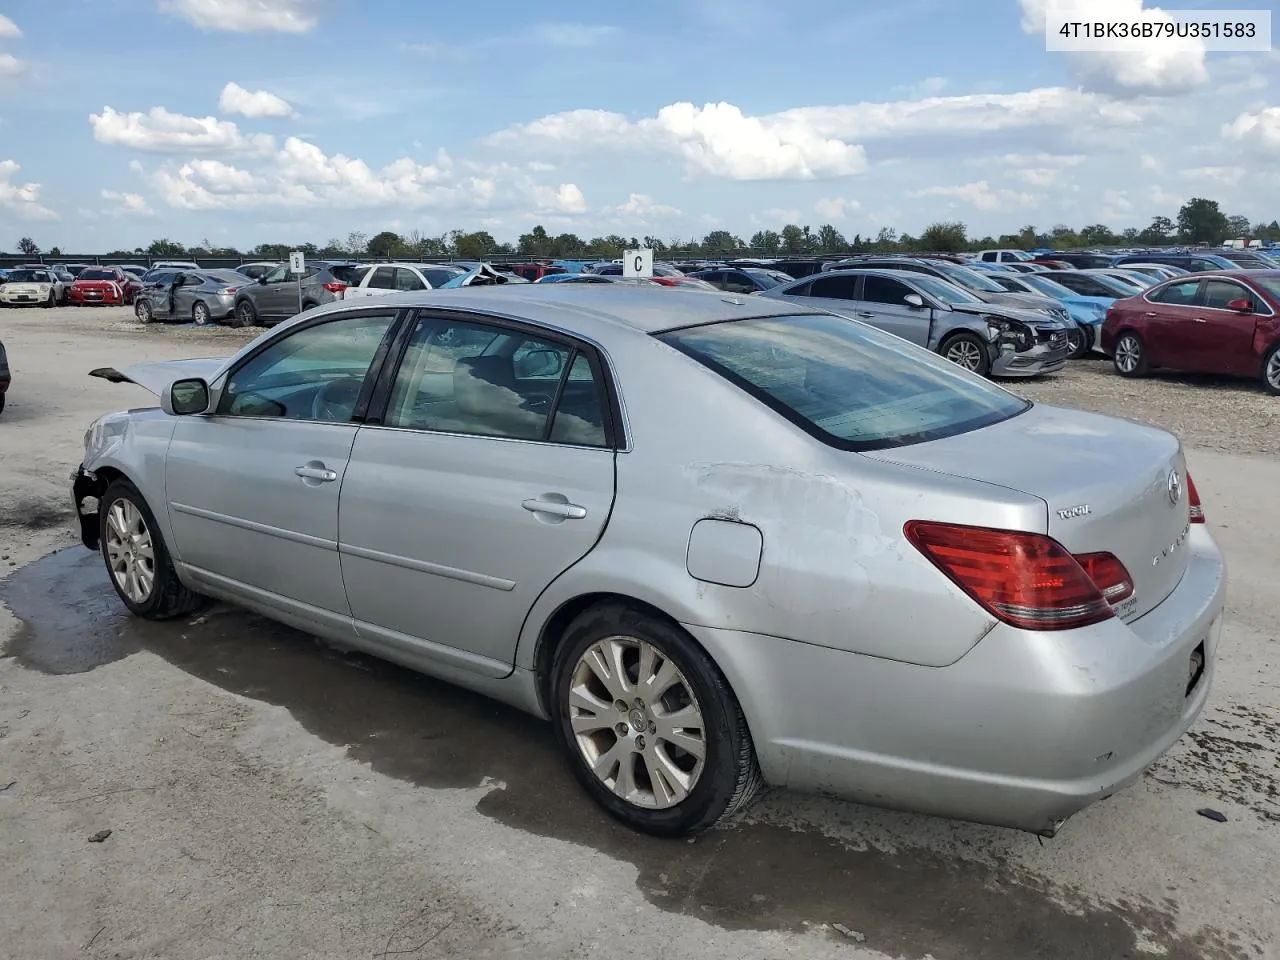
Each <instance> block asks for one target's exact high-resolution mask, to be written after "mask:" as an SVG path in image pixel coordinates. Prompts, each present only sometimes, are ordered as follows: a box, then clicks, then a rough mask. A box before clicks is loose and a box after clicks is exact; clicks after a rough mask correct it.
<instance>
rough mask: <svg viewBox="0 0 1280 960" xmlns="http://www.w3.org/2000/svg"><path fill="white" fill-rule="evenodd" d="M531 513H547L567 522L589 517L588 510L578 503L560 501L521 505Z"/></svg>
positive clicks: (540, 501)
mask: <svg viewBox="0 0 1280 960" xmlns="http://www.w3.org/2000/svg"><path fill="white" fill-rule="evenodd" d="M520 506H522V507H524V508H525V509H526V510H528V511H529V512H530V513H545V514H548V515H549V516H552V517H563V518H564V519H565V520H581V519H582V518H583V517H585V516H586V515H587V508H586V507H580V506H578V505H577V504H576V503H561V502H560V501H558V500H533V499H531V500H525V501H524V502H522V503H521V504H520Z"/></svg>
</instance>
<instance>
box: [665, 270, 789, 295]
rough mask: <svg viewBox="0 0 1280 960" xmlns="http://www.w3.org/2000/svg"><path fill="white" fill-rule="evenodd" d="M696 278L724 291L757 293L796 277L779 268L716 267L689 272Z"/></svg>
mask: <svg viewBox="0 0 1280 960" xmlns="http://www.w3.org/2000/svg"><path fill="white" fill-rule="evenodd" d="M689 276H690V277H693V278H694V279H696V280H705V281H706V282H707V283H709V284H711V285H712V286H713V287H715V288H716V289H717V290H723V291H725V292H726V293H759V292H760V291H761V290H772V289H773V288H774V287H776V286H780V285H781V284H784V283H790V282H791V281H792V280H794V279H797V278H795V277H792V276H790V275H788V274H785V273H783V272H782V271H780V270H766V269H764V268H762V267H716V268H714V269H711V270H699V271H697V272H696V273H691V274H689Z"/></svg>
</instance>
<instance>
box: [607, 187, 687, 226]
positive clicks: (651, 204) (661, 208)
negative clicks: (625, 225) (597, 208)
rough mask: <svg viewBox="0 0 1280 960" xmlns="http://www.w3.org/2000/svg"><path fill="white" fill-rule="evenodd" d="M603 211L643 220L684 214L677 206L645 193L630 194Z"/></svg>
mask: <svg viewBox="0 0 1280 960" xmlns="http://www.w3.org/2000/svg"><path fill="white" fill-rule="evenodd" d="M601 212H602V213H606V214H612V215H614V216H618V217H632V218H635V219H637V220H640V221H642V222H645V221H648V220H651V219H654V218H659V219H661V218H667V217H679V216H682V215H683V214H682V213H681V211H680V210H679V209H677V208H676V207H672V206H668V205H667V204H665V203H658V202H657V201H656V200H654V199H653V197H651V196H649V195H648V194H645V193H633V194H630V195H628V197H627V199H626V201H625V202H624V203H620V204H618V205H617V206H616V207H605V208H604V209H603V210H602V211H601Z"/></svg>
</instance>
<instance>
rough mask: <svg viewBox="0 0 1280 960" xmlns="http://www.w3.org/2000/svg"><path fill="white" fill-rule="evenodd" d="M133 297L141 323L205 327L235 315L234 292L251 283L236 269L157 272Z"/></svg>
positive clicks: (134, 306)
mask: <svg viewBox="0 0 1280 960" xmlns="http://www.w3.org/2000/svg"><path fill="white" fill-rule="evenodd" d="M150 277H151V279H149V280H144V281H143V283H142V289H141V290H140V291H139V292H138V293H137V295H136V296H135V297H134V301H133V312H134V313H135V314H136V315H137V317H138V319H139V320H141V321H142V322H143V323H152V322H156V321H159V322H181V323H196V324H202V325H203V324H206V323H210V322H213V321H217V320H227V319H230V318H231V317H233V316H234V314H235V302H236V292H237V291H239V290H240V288H241V287H244V286H246V285H248V284H250V283H252V282H253V281H251V280H250V279H249V278H248V277H246V276H245V275H244V274H242V273H240V272H238V271H236V270H157V271H154V272H153V273H152V274H150Z"/></svg>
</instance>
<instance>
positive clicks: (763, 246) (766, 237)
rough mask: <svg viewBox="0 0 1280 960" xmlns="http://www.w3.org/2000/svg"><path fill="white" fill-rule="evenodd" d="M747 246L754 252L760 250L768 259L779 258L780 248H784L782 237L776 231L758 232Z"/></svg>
mask: <svg viewBox="0 0 1280 960" xmlns="http://www.w3.org/2000/svg"><path fill="white" fill-rule="evenodd" d="M747 245H748V246H749V247H751V249H752V250H759V251H760V252H761V253H763V254H764V255H765V256H767V257H773V256H777V254H778V248H779V247H781V246H782V237H780V236H778V231H776V230H758V231H756V233H754V234H753V235H752V237H751V241H750V242H749V243H748V244H747Z"/></svg>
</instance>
